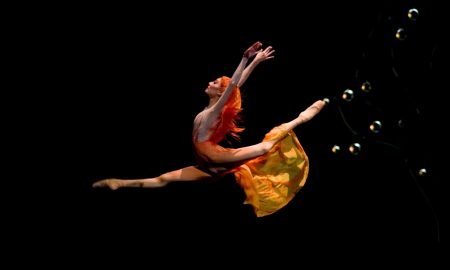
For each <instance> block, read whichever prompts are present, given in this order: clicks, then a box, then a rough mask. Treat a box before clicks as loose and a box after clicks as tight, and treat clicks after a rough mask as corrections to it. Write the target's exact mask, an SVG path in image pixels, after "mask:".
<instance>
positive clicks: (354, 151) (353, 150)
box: [348, 143, 361, 155]
mask: <svg viewBox="0 0 450 270" xmlns="http://www.w3.org/2000/svg"><path fill="white" fill-rule="evenodd" d="M348 150H349V151H350V153H352V154H353V155H357V154H359V152H361V145H360V144H359V143H354V144H352V145H350V147H349V148H348Z"/></svg>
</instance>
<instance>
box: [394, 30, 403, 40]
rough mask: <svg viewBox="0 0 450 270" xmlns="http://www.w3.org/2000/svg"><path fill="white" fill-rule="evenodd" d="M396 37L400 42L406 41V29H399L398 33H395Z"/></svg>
mask: <svg viewBox="0 0 450 270" xmlns="http://www.w3.org/2000/svg"><path fill="white" fill-rule="evenodd" d="M395 37H396V38H397V39H398V40H405V39H406V31H405V29H403V28H399V29H398V30H397V32H396V33H395Z"/></svg>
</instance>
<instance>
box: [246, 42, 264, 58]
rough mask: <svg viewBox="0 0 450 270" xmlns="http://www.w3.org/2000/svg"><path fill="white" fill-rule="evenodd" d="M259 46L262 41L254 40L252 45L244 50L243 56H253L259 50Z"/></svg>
mask: <svg viewBox="0 0 450 270" xmlns="http://www.w3.org/2000/svg"><path fill="white" fill-rule="evenodd" d="M261 47H262V43H261V42H259V41H257V42H255V43H254V44H253V45H252V46H250V48H248V49H247V50H245V52H244V57H246V58H251V57H253V56H254V55H255V54H256V53H257V52H258V51H259V49H260V48H261Z"/></svg>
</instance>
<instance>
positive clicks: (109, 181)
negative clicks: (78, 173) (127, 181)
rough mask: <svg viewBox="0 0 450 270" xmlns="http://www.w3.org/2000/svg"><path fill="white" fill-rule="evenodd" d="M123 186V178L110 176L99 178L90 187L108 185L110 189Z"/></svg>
mask: <svg viewBox="0 0 450 270" xmlns="http://www.w3.org/2000/svg"><path fill="white" fill-rule="evenodd" d="M122 186H123V180H120V179H116V178H110V179H105V180H100V181H97V182H95V183H94V184H92V187H95V188H96V187H109V188H110V189H112V190H116V189H118V188H120V187H122Z"/></svg>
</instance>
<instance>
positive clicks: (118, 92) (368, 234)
mask: <svg viewBox="0 0 450 270" xmlns="http://www.w3.org/2000/svg"><path fill="white" fill-rule="evenodd" d="M435 2H437V1H435ZM58 8H59V9H60V10H59V13H58V15H56V16H51V17H46V18H41V19H42V21H43V24H39V26H33V25H32V26H31V27H32V28H33V31H35V32H34V33H35V34H36V33H37V34H36V35H37V36H38V37H39V38H38V39H36V40H38V41H37V42H39V43H40V44H39V45H40V46H42V47H44V48H45V50H44V51H45V52H48V54H49V56H51V57H47V56H46V55H45V54H41V53H38V54H36V55H35V57H36V61H35V62H34V63H35V65H34V66H32V67H31V68H36V69H40V71H43V73H44V74H43V75H42V76H41V78H40V82H41V83H43V84H44V86H46V87H45V88H44V89H43V90H42V91H40V92H39V94H36V93H35V94H34V95H36V96H38V95H39V97H40V98H44V99H45V98H47V97H51V98H52V100H56V102H51V105H49V106H42V107H43V108H41V109H42V112H43V113H42V114H39V115H38V116H37V115H31V116H30V118H31V119H33V120H35V119H34V118H38V119H37V120H39V121H38V123H37V124H36V125H37V126H39V130H42V132H40V133H41V134H40V136H37V137H33V138H34V139H35V140H36V141H37V142H39V146H40V147H39V148H40V151H42V152H40V153H46V156H50V157H51V160H49V161H48V162H45V164H44V165H41V166H38V169H37V170H36V172H39V174H42V176H43V177H45V178H46V179H47V180H50V179H51V184H50V185H49V187H48V190H46V191H49V192H51V196H47V195H45V196H42V197H43V198H41V199H42V200H43V201H45V206H43V208H45V209H49V210H52V211H38V213H37V212H35V215H36V216H39V218H38V219H39V220H45V219H46V218H51V219H52V220H56V221H55V222H51V225H50V226H46V228H47V229H50V231H51V230H53V229H54V230H55V231H58V232H59V233H60V235H61V238H62V239H64V240H63V241H64V243H81V245H82V246H83V247H85V248H86V250H90V252H92V254H91V253H89V254H91V255H93V256H94V254H95V252H96V251H98V250H101V249H104V248H105V247H107V248H111V249H112V250H116V251H117V250H121V251H123V250H126V249H127V248H126V247H128V248H130V246H133V247H136V244H138V243H139V244H143V245H144V246H145V247H146V248H150V247H151V248H153V249H155V250H159V251H161V249H162V250H165V249H169V250H171V252H180V250H183V249H184V250H186V249H187V250H189V249H190V248H191V246H192V244H193V243H198V244H200V245H201V246H202V245H203V244H204V245H203V247H205V246H216V245H217V246H220V245H222V244H224V243H231V245H232V247H233V248H237V247H247V246H249V245H257V244H256V243H269V242H275V243H277V245H281V246H284V245H286V244H288V243H289V244H293V245H295V246H302V245H303V244H305V245H307V243H316V242H324V243H337V244H338V243H342V242H345V243H348V244H349V245H350V246H357V245H372V244H373V243H382V244H385V243H392V242H394V243H405V242H406V243H409V242H414V243H417V242H422V241H424V242H426V243H429V244H431V245H432V244H435V243H438V242H439V241H438V229H437V225H438V223H437V220H440V219H441V209H440V205H439V201H438V190H439V186H440V181H441V180H442V178H443V175H444V168H443V166H444V161H443V160H442V159H439V158H438V156H440V155H442V154H445V153H444V150H443V149H442V146H443V138H444V135H443V131H442V129H443V127H442V126H443V125H442V122H441V121H440V120H441V119H442V118H443V117H442V111H443V110H444V109H442V108H443V106H444V100H443V99H442V97H441V93H442V87H443V85H444V79H443V76H442V69H443V65H444V64H443V60H442V54H443V48H442V46H441V42H440V40H441V38H442V28H443V27H442V24H441V20H442V18H441V17H440V16H439V12H440V10H439V7H438V6H437V4H436V3H433V2H428V1H427V4H424V3H421V2H418V1H407V2H403V1H384V2H380V1H370V2H367V1H365V3H364V4H362V3H360V4H355V3H351V2H350V1H348V2H346V3H343V2H339V3H334V4H324V3H320V2H318V3H303V4H284V3H271V4H261V3H254V4H245V5H243V4H242V3H241V4H235V3H231V2H227V3H221V2H217V3H214V4H209V5H202V6H201V7H196V6H194V5H192V4H191V3H190V4H175V3H172V4H171V3H167V4H164V5H163V6H159V7H156V6H145V7H144V6H138V5H136V6H134V5H131V4H128V5H126V6H124V5H120V4H117V5H112V4H104V5H91V6H70V7H69V6H64V7H58ZM410 8H417V9H418V10H419V12H420V15H419V17H418V20H416V21H412V20H409V19H408V17H407V12H408V10H409V9H410ZM399 27H403V28H404V29H406V31H407V33H408V36H407V38H406V39H405V40H403V41H400V40H397V39H396V38H395V31H396V30H397V29H398V28H399ZM255 41H261V42H262V43H263V46H264V47H266V46H269V45H270V46H273V47H274V49H275V51H276V52H275V54H274V55H275V58H274V59H273V60H270V61H267V62H264V63H262V64H261V65H260V66H258V67H257V69H256V70H255V71H254V73H253V74H252V76H251V77H250V78H249V80H248V81H247V82H246V84H245V85H244V87H242V91H243V107H244V112H243V113H244V125H245V127H246V131H245V132H244V134H243V135H242V142H241V143H235V144H234V146H236V147H237V146H244V145H249V144H252V143H256V142H259V141H260V140H261V139H262V138H263V136H264V134H265V133H266V132H267V131H269V130H270V129H271V128H272V127H274V126H275V125H278V124H280V123H283V122H286V121H289V120H291V119H293V117H295V116H296V115H298V113H299V112H300V111H302V110H303V109H305V108H306V107H307V106H309V105H310V104H311V103H312V102H314V101H315V100H318V99H323V98H325V97H327V98H329V99H330V100H331V103H330V105H329V106H327V107H326V108H325V109H324V111H322V112H321V113H320V114H319V115H318V116H317V117H316V118H314V119H313V120H312V121H311V122H308V123H307V124H305V125H303V126H300V127H298V128H296V130H295V131H296V134H297V135H298V137H299V139H300V141H301V143H302V145H303V147H304V148H305V151H306V152H307V154H308V156H309V158H310V163H311V165H310V166H311V170H310V175H309V178H308V180H307V183H306V185H305V187H304V188H303V189H302V190H301V191H300V193H299V194H298V195H297V196H296V197H295V198H294V199H293V201H292V202H291V203H290V204H289V205H287V206H286V207H285V208H283V209H281V210H280V211H279V212H277V213H275V214H273V215H271V216H268V217H264V218H259V219H258V218H256V217H255V216H254V215H253V212H252V210H251V208H250V207H249V206H248V205H243V204H242V203H243V200H244V198H245V197H244V194H243V191H242V189H241V188H240V187H239V186H238V185H237V183H236V182H235V181H234V178H233V177H232V176H231V175H229V176H226V177H225V178H224V179H222V180H219V181H216V182H189V183H173V184H171V185H169V186H167V187H165V188H163V189H121V190H117V191H114V192H113V191H110V190H107V189H93V188H92V187H91V185H92V183H93V182H95V181H97V180H100V179H103V178H111V177H115V178H126V179H132V178H144V177H151V176H157V175H159V174H161V173H163V172H166V171H170V170H174V169H178V168H181V167H184V166H189V165H193V164H194V162H195V160H194V156H193V152H192V148H191V131H192V121H193V119H194V117H195V115H196V114H197V113H198V112H199V111H201V110H202V109H203V108H204V107H205V105H206V104H207V101H208V100H207V97H206V95H205V94H204V89H205V87H206V86H207V83H208V82H209V81H211V80H213V79H215V78H217V77H219V76H221V75H228V76H231V74H232V73H233V71H234V69H235V68H236V67H237V64H238V63H239V61H240V58H241V55H242V53H243V51H244V50H245V49H246V48H248V47H249V46H250V45H251V44H253V43H254V42H255ZM40 61H45V62H46V63H47V64H48V65H49V66H50V67H49V68H48V69H45V68H44V67H42V66H41V65H39V64H38V63H40ZM393 68H394V69H395V72H396V73H397V74H398V75H397V76H396V75H395V73H394V72H393ZM366 80H368V81H370V82H371V83H372V86H373V91H372V92H370V93H364V92H362V91H361V90H360V88H359V87H360V85H361V83H362V82H364V81H366ZM347 88H350V89H353V90H354V92H355V98H354V100H353V101H352V102H349V103H347V102H344V101H343V100H342V99H341V98H340V96H341V94H342V92H343V90H345V89H347ZM43 104H47V103H43ZM344 119H345V120H344ZM373 120H380V121H382V123H383V128H382V131H381V132H380V133H379V134H374V133H371V132H370V130H369V129H368V125H369V124H370V123H371V122H372V121H373ZM399 121H401V123H402V124H401V125H400V124H399ZM352 130H353V131H354V132H355V133H356V134H355V133H353V132H352ZM47 131H50V132H47ZM354 142H359V143H360V144H361V145H362V151H361V153H360V154H359V155H356V156H354V155H351V154H349V153H348V151H347V148H348V146H349V145H350V144H352V143H354ZM335 144H337V145H340V146H341V149H342V151H341V152H340V153H338V154H333V153H332V152H331V148H332V146H333V145H335ZM38 159H41V158H39V157H38ZM420 168H426V169H427V172H428V174H427V175H426V176H425V177H419V176H418V174H417V173H418V171H419V169H420ZM439 192H441V191H439ZM41 194H46V193H41ZM430 205H432V207H430ZM40 209H41V208H40ZM53 210H54V211H53ZM42 222H43V221H42ZM65 237H67V239H66V238H65ZM91 248H92V249H91Z"/></svg>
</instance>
